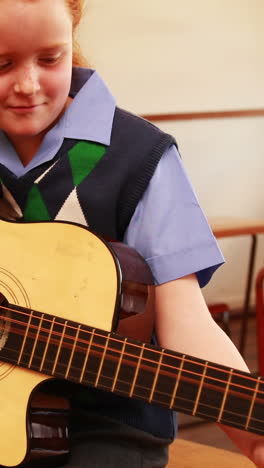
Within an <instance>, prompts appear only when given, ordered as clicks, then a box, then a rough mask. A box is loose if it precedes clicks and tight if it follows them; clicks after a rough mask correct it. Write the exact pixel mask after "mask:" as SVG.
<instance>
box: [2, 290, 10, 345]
mask: <svg viewBox="0 0 264 468" xmlns="http://www.w3.org/2000/svg"><path fill="white" fill-rule="evenodd" d="M10 318H11V314H10V312H9V310H8V302H7V300H6V299H5V297H4V296H3V295H2V294H1V293H0V351H1V350H2V349H3V348H4V347H5V344H6V342H7V340H8V336H9V332H10Z"/></svg>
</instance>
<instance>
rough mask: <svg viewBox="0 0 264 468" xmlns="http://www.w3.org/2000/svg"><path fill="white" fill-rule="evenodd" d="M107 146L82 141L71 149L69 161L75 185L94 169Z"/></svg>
mask: <svg viewBox="0 0 264 468" xmlns="http://www.w3.org/2000/svg"><path fill="white" fill-rule="evenodd" d="M105 150H106V148H105V146H103V145H99V144H97V143H91V142H86V141H81V142H80V143H77V145H75V146H74V147H73V148H72V149H71V150H70V151H69V161H70V166H71V170H72V177H73V183H74V186H75V187H78V185H79V184H80V183H81V182H82V181H83V180H84V179H85V177H87V176H88V174H90V172H91V171H92V170H93V169H94V167H95V166H96V164H97V163H98V162H99V161H100V159H101V157H102V156H103V155H104V153H105Z"/></svg>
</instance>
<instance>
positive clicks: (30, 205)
mask: <svg viewBox="0 0 264 468" xmlns="http://www.w3.org/2000/svg"><path fill="white" fill-rule="evenodd" d="M24 219H25V221H50V219H51V218H50V215H49V212H48V209H47V207H46V205H45V203H44V201H43V199H42V196H41V193H40V191H39V189H38V186H37V185H36V184H34V185H33V186H32V188H31V189H30V191H29V194H28V199H27V204H26V208H25V211H24Z"/></svg>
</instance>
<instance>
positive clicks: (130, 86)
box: [79, 0, 264, 309]
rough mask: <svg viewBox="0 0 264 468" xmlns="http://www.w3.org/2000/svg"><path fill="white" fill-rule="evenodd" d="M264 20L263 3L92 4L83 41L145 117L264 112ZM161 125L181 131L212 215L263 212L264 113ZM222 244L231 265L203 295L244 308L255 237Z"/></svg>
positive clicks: (139, 0)
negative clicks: (201, 113) (248, 111)
mask: <svg viewBox="0 0 264 468" xmlns="http://www.w3.org/2000/svg"><path fill="white" fill-rule="evenodd" d="M263 24H264V3H263V0H200V1H199V2H197V0H133V2H130V1H128V0H125V1H124V0H111V1H109V0H87V1H86V6H85V16H84V19H83V22H82V24H81V26H80V29H79V42H80V44H81V46H82V50H83V52H84V54H85V57H86V58H87V59H88V61H89V64H90V66H91V67H92V68H96V69H97V70H98V71H99V72H100V74H101V75H102V77H103V78H104V80H105V81H106V83H107V84H108V85H109V87H110V89H111V91H112V93H113V94H114V96H115V97H116V99H117V103H118V105H119V106H121V107H124V108H126V109H128V110H130V111H132V112H135V113H138V114H140V115H146V114H160V113H166V114H167V113H185V112H189V113H193V112H205V111H232V110H241V109H243V110H250V109H262V108H263V109H264V92H263V83H264V47H263V44H264V28H263ZM157 125H159V126H160V127H161V128H162V129H164V130H166V131H168V132H170V133H172V134H173V135H174V136H175V137H176V139H177V142H178V145H179V148H180V152H181V155H182V158H183V161H184V164H185V166H186V168H187V171H188V173H189V176H190V178H191V180H192V183H193V185H194V187H195V190H196V193H197V195H198V198H199V200H200V202H201V205H202V207H203V209H204V211H205V213H206V215H208V216H222V215H224V216H239V217H241V216H242V217H262V218H264V190H263V182H264V180H263V179H264V143H263V125H264V116H259V117H244V118H221V119H220V118H219V119H201V120H199V119H198V120H196V119H195V120H187V121H186V120H182V121H181V120H177V121H174V122H162V123H157ZM259 237H260V238H259V241H258V249H257V258H256V264H255V270H256V271H257V270H258V269H259V267H260V265H261V264H262V263H263V259H264V239H263V236H259ZM219 243H220V246H221V248H222V250H223V253H224V255H225V257H226V260H227V263H226V265H225V266H224V267H223V268H221V269H220V270H219V271H218V272H217V273H216V274H215V277H214V281H212V282H211V284H210V285H208V287H207V288H205V290H204V294H205V296H206V299H207V301H208V302H212V301H213V302H218V301H223V300H224V301H226V302H228V304H229V305H230V306H231V307H232V308H235V309H237V308H239V307H241V304H242V302H243V293H244V289H245V282H246V269H247V262H248V256H249V246H250V239H249V238H248V237H240V238H228V239H219ZM252 301H254V298H253V295H252Z"/></svg>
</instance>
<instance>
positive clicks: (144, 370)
mask: <svg viewBox="0 0 264 468" xmlns="http://www.w3.org/2000/svg"><path fill="white" fill-rule="evenodd" d="M1 315H2V314H1ZM1 318H2V319H3V317H1ZM4 321H5V323H6V327H5V328H6V330H7V332H6V336H7V338H6V339H7V342H6V343H4V346H2V349H1V348H0V359H1V360H2V361H6V362H10V363H13V364H15V365H17V366H21V367H24V368H27V369H31V370H34V371H37V372H41V373H43V374H45V375H48V376H53V377H56V378H60V379H66V380H69V381H72V382H75V383H79V384H82V385H86V386H92V387H97V388H100V389H102V390H105V391H110V392H114V393H117V394H119V395H122V396H127V397H131V398H137V399H142V400H144V401H146V402H148V403H151V404H154V405H159V406H163V407H166V408H171V409H173V410H178V411H181V412H183V413H186V414H190V415H193V416H199V417H203V418H205V419H210V420H213V421H217V422H219V423H221V424H226V425H229V426H233V427H237V428H239V429H244V430H247V431H250V432H254V433H257V434H261V435H264V379H263V378H262V377H255V376H253V375H251V374H248V373H246V372H241V371H237V370H235V369H230V368H228V367H225V366H221V365H218V364H214V363H212V362H208V361H205V360H202V359H197V358H194V357H191V356H187V355H183V354H180V353H177V352H174V351H171V350H166V349H161V348H159V347H156V346H152V345H147V344H143V343H141V342H138V341H136V340H131V339H127V338H124V337H122V336H120V335H118V334H116V333H112V332H109V333H108V332H105V331H102V330H99V329H95V328H90V327H88V326H85V325H80V324H78V323H76V322H73V321H65V320H63V319H60V318H57V317H53V316H51V315H48V314H42V313H39V312H33V311H30V314H29V313H28V310H27V309H24V308H22V307H17V306H16V307H15V306H12V307H9V308H8V311H7V312H6V315H5V319H4ZM2 340H3V337H2Z"/></svg>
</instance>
